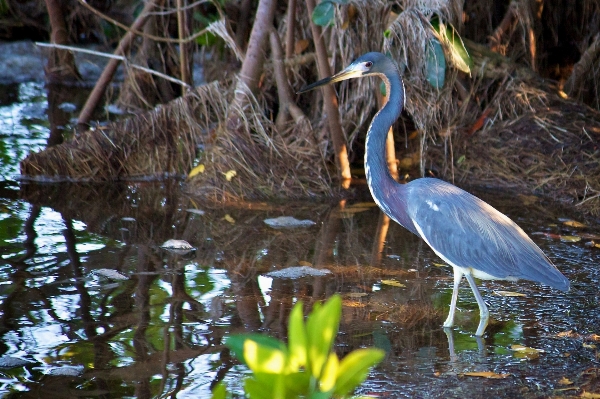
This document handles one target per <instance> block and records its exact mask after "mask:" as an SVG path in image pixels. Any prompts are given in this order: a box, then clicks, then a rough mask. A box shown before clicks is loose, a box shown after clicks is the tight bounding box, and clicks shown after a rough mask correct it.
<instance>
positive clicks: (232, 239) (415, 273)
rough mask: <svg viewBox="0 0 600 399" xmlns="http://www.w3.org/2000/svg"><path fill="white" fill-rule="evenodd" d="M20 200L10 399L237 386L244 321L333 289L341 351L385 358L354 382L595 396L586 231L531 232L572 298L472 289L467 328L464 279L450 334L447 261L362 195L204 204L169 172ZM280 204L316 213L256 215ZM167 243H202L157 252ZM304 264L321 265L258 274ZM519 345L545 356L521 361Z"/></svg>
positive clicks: (554, 223)
mask: <svg viewBox="0 0 600 399" xmlns="http://www.w3.org/2000/svg"><path fill="white" fill-rule="evenodd" d="M19 194H20V199H19V200H17V199H14V198H10V199H8V198H7V199H5V202H6V203H7V204H11V205H10V212H12V213H11V215H12V217H13V218H15V219H16V220H13V224H11V225H10V226H13V225H14V226H17V227H11V228H12V230H11V231H12V236H8V237H7V238H10V239H9V240H7V241H6V242H5V244H3V246H2V248H1V250H2V255H3V260H4V262H3V263H4V264H3V265H2V266H1V267H0V274H1V278H2V281H4V282H5V283H4V284H0V299H1V304H0V311H1V316H0V352H1V353H0V355H4V356H10V357H11V358H15V359H24V360H27V361H29V363H27V364H25V365H21V366H19V367H13V368H4V369H0V375H1V377H0V380H1V381H2V382H3V385H2V392H3V393H5V394H6V396H7V397H40V396H44V397H49V398H52V397H69V396H75V395H77V396H86V397H96V396H97V397H103V398H120V397H124V396H130V397H137V398H154V397H166V396H172V397H175V396H176V397H178V398H185V397H194V398H197V397H209V392H210V389H211V387H213V386H214V385H215V384H216V383H217V382H219V381H224V382H226V383H227V384H228V386H229V387H230V388H231V389H232V390H233V391H236V392H238V393H239V392H240V390H241V387H242V377H243V376H244V373H245V371H244V369H243V368H242V367H241V366H240V365H239V364H238V362H237V361H236V360H235V359H232V357H231V355H230V353H229V351H228V350H227V349H226V348H225V347H224V346H223V342H224V338H225V337H227V336H229V335H231V334H235V333H241V332H248V331H255V332H264V333H268V334H270V335H272V336H275V337H278V338H281V339H285V338H286V336H287V318H288V316H289V312H290V309H291V307H292V306H293V304H294V303H295V302H296V301H298V300H302V301H303V302H304V304H305V311H306V312H308V311H309V310H310V308H311V307H312V305H313V304H314V303H315V302H317V301H321V300H325V299H327V298H328V297H330V296H331V295H332V294H334V293H339V294H341V295H342V298H343V313H342V319H341V326H340V334H339V336H338V339H337V342H336V350H337V352H338V354H339V355H344V354H347V353H349V352H350V351H352V350H354V349H356V348H361V347H367V346H376V347H379V348H381V349H383V350H385V352H386V358H385V360H384V361H383V362H382V364H381V365H379V366H378V367H377V368H376V369H375V370H374V371H373V373H372V374H371V376H370V378H369V380H368V381H367V383H366V384H365V385H364V386H363V387H362V388H360V390H359V391H360V393H364V394H375V395H380V396H381V397H461V398H477V397H482V396H490V397H527V398H537V397H540V398H541V397H548V396H569V395H574V394H579V393H581V392H582V391H583V390H584V389H585V390H587V391H591V392H593V391H594V390H597V389H598V387H597V384H598V383H597V380H598V378H597V376H596V374H594V372H593V370H596V367H598V360H597V356H596V353H597V351H596V349H595V345H596V344H595V341H596V338H595V336H594V335H593V334H595V333H598V332H599V331H600V322H599V320H598V317H597V315H598V298H599V296H598V293H597V288H596V287H597V282H598V281H599V279H598V277H599V276H598V271H597V270H596V269H597V268H596V267H595V265H597V264H598V260H599V259H598V258H599V256H598V252H597V251H596V250H595V249H593V248H589V247H585V245H584V244H583V242H582V243H566V242H561V241H558V240H552V239H549V238H547V237H545V236H540V235H534V240H535V241H536V242H537V243H538V244H540V245H541V246H542V247H543V249H544V250H545V251H546V252H547V253H548V255H549V256H550V258H552V259H555V260H556V263H557V265H558V267H559V268H560V269H561V270H563V271H564V272H565V274H566V275H567V276H568V277H569V278H570V279H571V280H572V286H573V289H572V290H571V292H569V293H566V294H564V293H560V292H556V291H553V290H551V289H549V288H547V287H542V286H538V285H536V284H532V283H529V282H519V283H516V284H514V283H503V282H484V283H481V290H482V294H483V296H484V298H485V300H486V302H487V303H488V305H489V307H490V313H491V320H490V321H491V322H490V326H489V328H488V331H487V334H486V336H485V337H484V338H483V339H477V338H475V337H473V336H472V335H471V334H472V333H473V332H474V331H475V328H476V326H477V323H478V321H479V320H478V317H479V316H478V311H477V305H476V304H475V302H474V299H473V297H472V295H471V293H470V290H469V288H468V285H467V284H466V282H465V283H464V285H462V286H461V287H462V289H461V292H460V295H459V312H458V313H457V318H456V327H455V328H454V329H453V330H452V331H444V330H443V329H442V328H441V324H442V322H443V320H444V319H445V316H446V312H447V310H448V304H449V301H450V295H451V291H452V273H451V270H450V269H449V268H447V267H443V265H440V264H441V260H440V259H439V258H437V257H436V256H435V255H434V254H433V253H432V252H431V251H430V250H429V248H428V247H427V246H426V245H425V244H424V243H423V242H422V241H421V240H419V239H418V238H417V237H415V236H413V235H412V234H410V233H408V232H407V231H405V230H404V229H402V228H401V227H399V226H397V225H396V224H395V223H393V222H392V223H390V222H389V220H386V219H387V218H385V217H383V216H382V215H381V214H380V212H379V210H378V209H377V208H375V207H373V206H372V204H364V203H363V202H362V201H359V200H356V201H347V202H346V201H344V202H341V203H339V204H333V205H332V204H323V203H306V202H305V203H293V204H282V203H279V204H278V203H239V204H234V205H231V206H222V205H216V204H203V203H201V202H199V201H198V200H197V199H194V198H192V197H190V196H188V195H187V194H185V192H184V190H183V189H182V183H181V182H178V181H162V182H122V183H119V184H110V185H91V184H90V185H81V184H60V185H58V184H47V185H39V184H23V185H22V186H21V190H20V192H19ZM483 196H484V199H486V200H488V201H490V202H491V203H492V204H494V205H496V206H497V207H498V208H499V209H500V210H502V211H503V212H506V213H507V214H508V215H509V216H511V217H512V218H513V219H514V220H515V221H517V223H519V224H520V225H521V226H522V227H523V228H524V229H525V230H526V231H527V232H529V233H534V232H543V233H548V232H552V233H560V234H567V233H570V234H575V233H576V232H573V231H572V229H570V228H567V227H563V226H561V225H560V223H559V222H558V218H559V217H565V215H564V212H563V211H560V210H556V209H555V210H548V208H546V207H544V206H542V205H541V204H539V203H536V204H533V205H528V206H527V208H524V206H523V204H522V202H519V201H518V200H515V199H514V198H501V197H500V196H499V195H498V194H497V193H491V194H490V193H483ZM365 198H368V197H367V196H366V195H365ZM505 200H507V201H506V202H505ZM190 209H191V210H193V211H189V210H190ZM200 210H201V211H204V214H201V212H199V211H200ZM282 215H286V216H294V217H295V218H297V219H311V220H313V221H314V222H316V224H315V225H314V226H312V227H307V228H299V229H284V230H277V229H272V228H270V227H268V226H267V225H266V224H265V223H264V222H263V220H264V219H266V218H273V217H278V216H282ZM9 219H10V218H7V219H5V223H7V222H6V220H9ZM587 232H588V233H589V234H592V233H594V231H593V229H588V230H587ZM168 239H180V240H186V241H188V242H189V243H190V244H191V245H193V246H194V247H196V248H197V250H196V252H195V253H194V254H193V255H191V256H181V255H176V254H173V253H169V252H167V251H165V250H162V249H160V248H159V247H160V245H161V244H162V243H163V242H164V241H166V240H168ZM308 265H310V266H311V267H313V268H315V269H327V270H329V271H331V274H329V275H326V276H322V277H304V278H300V279H296V280H290V279H281V278H273V277H269V276H268V275H267V273H268V272H271V271H275V270H281V269H284V268H287V267H292V266H308ZM103 270H111V271H116V272H118V273H120V275H122V276H124V277H122V279H110V278H108V277H106V274H103V273H102V272H103ZM498 291H516V292H519V293H522V294H524V295H525V296H524V297H522V296H521V297H508V296H501V295H497V294H495V292H498ZM513 345H522V346H525V347H529V348H536V349H541V350H543V352H540V353H539V356H537V357H535V358H534V357H531V356H530V357H523V356H520V355H519V354H518V353H517V352H516V351H514V350H513ZM0 359H1V358H0ZM0 364H2V361H1V360H0ZM469 372H492V373H495V374H496V375H502V376H504V378H484V377H474V376H469V375H468V374H465V373H469ZM563 378H564V379H563ZM567 380H568V381H570V382H572V383H571V384H567V383H566V382H565V381H567Z"/></svg>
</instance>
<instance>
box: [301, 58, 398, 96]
mask: <svg viewBox="0 0 600 399" xmlns="http://www.w3.org/2000/svg"><path fill="white" fill-rule="evenodd" d="M390 65H391V66H392V67H393V62H391V60H390V59H389V58H388V57H386V56H385V55H383V54H381V53H375V52H373V53H367V54H364V55H361V56H360V57H358V58H357V59H356V60H354V62H353V63H352V64H350V65H348V66H347V67H346V68H344V69H343V70H342V71H340V72H338V73H336V74H335V75H333V76H330V77H328V78H325V79H321V80H319V81H318V82H315V83H312V84H309V85H307V86H304V87H303V88H301V89H300V91H298V94H300V93H305V92H307V91H310V90H313V89H316V88H317V87H321V86H325V85H328V84H331V83H335V82H341V81H342V80H348V79H352V78H361V77H364V76H370V75H382V74H383V75H385V74H386V70H387V69H386V68H390Z"/></svg>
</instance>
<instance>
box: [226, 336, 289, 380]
mask: <svg viewBox="0 0 600 399" xmlns="http://www.w3.org/2000/svg"><path fill="white" fill-rule="evenodd" d="M248 340H251V341H253V342H255V343H256V344H257V345H258V346H260V347H262V348H264V349H265V352H264V353H265V355H266V356H268V355H267V354H268V353H270V352H273V351H280V352H282V353H284V354H287V348H286V346H285V345H284V344H283V342H281V341H280V340H278V339H275V338H271V337H268V336H266V335H261V334H239V335H232V336H231V337H228V338H227V340H226V341H225V345H226V346H227V347H228V348H229V349H231V351H232V352H233V354H234V355H235V357H236V358H238V359H239V360H241V361H243V362H244V363H245V364H246V365H247V366H248V367H250V365H249V364H248V362H247V360H246V357H245V343H246V341H248ZM253 360H254V359H253ZM250 368H251V367H250ZM253 371H254V370H253Z"/></svg>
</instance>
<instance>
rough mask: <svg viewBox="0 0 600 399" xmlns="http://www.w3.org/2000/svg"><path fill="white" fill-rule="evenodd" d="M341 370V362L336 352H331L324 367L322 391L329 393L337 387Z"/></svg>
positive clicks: (320, 380) (320, 382)
mask: <svg viewBox="0 0 600 399" xmlns="http://www.w3.org/2000/svg"><path fill="white" fill-rule="evenodd" d="M339 368H340V361H339V359H338V357H337V355H336V354H335V352H331V353H330V354H329V357H328V358H327V361H326V362H325V366H324V367H323V372H322V373H321V378H319V386H320V388H321V391H323V392H329V391H331V390H332V389H333V388H334V387H335V385H336V380H337V374H338V370H339Z"/></svg>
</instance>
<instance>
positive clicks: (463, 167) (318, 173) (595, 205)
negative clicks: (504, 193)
mask: <svg viewBox="0 0 600 399" xmlns="http://www.w3.org/2000/svg"><path fill="white" fill-rule="evenodd" d="M425 3H427V4H425ZM399 9H401V10H402V12H401V13H400V14H399V15H395V14H394V13H393V12H392V10H391V8H390V5H389V3H388V2H384V1H367V0H359V1H354V2H353V3H352V4H351V5H348V6H343V7H339V8H338V12H337V13H336V20H335V24H336V26H335V28H334V29H331V30H327V31H326V32H325V35H326V36H327V38H328V43H329V52H330V54H331V64H332V69H333V70H334V71H338V70H340V69H341V68H343V67H344V66H346V65H348V64H349V63H350V62H351V61H352V60H353V59H355V58H356V57H358V56H359V55H360V54H363V53H365V52H368V51H377V50H380V51H384V52H389V53H390V54H391V56H392V57H394V58H395V59H396V60H397V61H398V63H399V64H400V66H401V68H402V69H403V74H404V79H405V83H406V90H407V103H406V108H407V112H408V114H409V115H410V119H411V120H410V121H409V124H410V125H413V126H414V127H415V129H416V131H417V132H418V140H417V141H418V143H416V147H417V148H416V149H415V148H414V147H415V143H414V142H410V140H409V139H408V136H409V134H408V133H409V132H406V131H404V132H402V131H398V130H396V139H397V142H400V145H399V146H398V145H397V148H402V147H405V148H407V149H409V152H416V153H418V154H417V155H419V157H420V159H421V163H420V165H421V174H423V171H424V167H425V165H427V166H428V167H431V168H432V169H437V170H438V171H440V173H441V176H442V177H444V178H447V179H449V180H455V181H456V182H457V183H461V182H466V181H468V182H469V183H470V184H478V183H479V184H491V185H495V186H498V185H509V186H512V187H515V188H519V189H521V190H523V191H524V192H537V193H540V194H544V195H550V196H552V197H554V198H557V199H560V200H561V201H567V202H570V203H580V204H581V205H580V209H582V210H583V211H584V212H589V213H593V214H598V213H600V201H599V197H598V196H597V194H598V193H599V191H598V190H600V187H599V186H598V183H597V181H598V176H599V174H600V168H599V166H598V158H599V156H600V155H599V152H598V149H597V145H596V144H595V143H597V142H599V140H598V139H599V138H600V133H599V132H600V128H599V125H600V122H599V121H600V117H599V115H598V113H597V112H594V111H593V110H591V109H589V108H587V107H585V106H580V105H577V104H575V103H573V102H570V101H566V100H563V99H561V98H560V97H558V96H557V95H556V94H555V92H556V91H557V89H556V88H555V87H553V86H550V85H548V84H547V83H544V82H543V81H541V80H540V79H539V78H538V77H537V75H536V74H535V73H533V72H532V71H531V70H529V69H528V68H526V67H522V66H519V65H517V64H515V63H513V62H511V61H509V60H508V59H506V58H504V57H502V56H500V55H498V54H495V53H490V52H489V51H488V50H487V49H486V48H485V46H477V45H469V49H470V51H471V55H472V57H473V59H474V63H475V67H474V69H473V71H472V74H471V77H468V76H467V75H465V74H462V73H458V72H456V69H454V68H448V69H447V73H446V84H445V86H444V87H443V88H442V89H439V90H438V89H435V88H433V87H432V86H431V85H429V83H428V82H427V80H426V64H425V62H426V61H425V60H426V56H425V52H426V43H427V41H428V40H429V39H431V38H433V35H432V32H431V27H430V26H429V23H428V19H429V17H430V16H431V15H432V14H437V15H439V16H440V18H441V19H443V20H445V21H449V22H451V23H452V24H453V25H454V26H456V27H460V24H461V18H462V13H461V10H462V3H461V2H460V1H451V2H439V1H433V0H432V1H429V2H424V1H404V2H401V4H400V7H399ZM307 18H308V16H306V15H305V16H303V18H301V19H300V22H299V26H298V27H297V29H298V30H299V31H301V32H303V33H302V35H303V36H300V37H298V38H297V39H299V40H304V39H306V40H309V41H310V39H311V38H310V34H311V33H310V29H309V27H308V25H307ZM285 29H286V26H285V24H282V25H281V26H280V33H281V35H282V36H283V35H284V34H285ZM386 30H387V31H388V32H389V34H388V35H386V37H384V32H385V31H386ZM217 33H218V34H219V35H220V36H221V37H222V38H223V39H224V40H225V42H226V43H229V45H230V46H234V45H233V44H232V43H233V40H232V39H231V37H230V33H229V31H228V30H227V29H225V28H224V27H223V29H219V30H218V32H217ZM241 57H242V55H241V53H240V51H239V50H238V49H236V48H233V50H231V52H230V57H221V58H219V57H217V56H213V57H212V61H211V63H210V65H207V68H206V70H207V73H208V76H210V75H211V73H212V74H220V75H219V76H221V80H220V81H219V82H216V81H215V82H213V83H211V84H209V85H207V86H202V87H200V88H198V89H196V90H194V91H193V92H192V93H190V94H189V95H187V96H185V97H183V98H180V99H178V100H175V101H173V102H170V103H169V104H166V105H164V106H161V107H160V108H157V109H156V110H154V111H151V112H147V113H144V114H141V115H138V116H136V117H134V118H131V119H130V120H127V121H123V122H120V123H115V124H112V125H111V126H109V128H108V129H104V130H96V131H90V132H87V133H85V134H83V135H82V136H80V137H78V138H76V139H75V140H74V141H72V142H70V143H67V144H64V145H61V146H58V147H54V148H50V149H48V150H47V151H45V152H43V153H40V154H33V155H31V156H30V157H28V158H27V159H26V160H25V161H24V162H23V164H22V172H23V174H25V175H30V176H33V177H34V178H35V177H36V176H40V175H46V176H48V175H49V176H55V177H57V178H65V177H66V178H68V179H72V180H85V179H93V180H114V179H122V178H130V177H135V176H148V175H164V174H180V175H185V174H186V173H187V172H188V171H189V170H190V169H191V168H192V166H193V165H194V164H197V163H203V164H204V165H205V166H206V171H205V173H203V174H200V175H198V177H196V178H194V179H193V181H192V182H191V184H190V191H192V192H194V193H196V194H200V195H202V196H204V197H207V198H211V199H214V200H219V201H223V200H240V199H255V198H274V197H280V198H281V197H285V198H307V197H309V198H316V197H329V196H333V195H336V193H337V189H336V187H337V178H336V173H335V172H334V171H333V170H332V169H331V168H332V167H333V156H332V154H333V152H332V145H331V142H330V140H329V133H328V130H327V125H326V123H325V118H324V117H323V111H322V110H323V108H322V96H321V94H320V93H319V91H314V92H311V93H308V94H306V95H302V96H300V97H298V103H299V105H300V106H301V107H302V108H303V110H304V111H305V112H306V114H307V116H308V117H309V119H310V120H311V123H312V129H311V128H310V126H307V125H296V124H293V123H290V124H288V125H287V127H286V128H285V129H282V131H278V130H277V129H276V127H275V125H274V123H273V120H274V116H275V115H273V114H272V113H273V112H274V110H275V109H276V107H277V104H276V97H277V96H276V86H275V82H274V78H273V75H274V74H273V73H272V72H271V71H270V65H269V64H267V65H266V71H265V73H264V76H263V80H262V83H261V90H260V92H259V93H257V94H254V95H253V94H251V93H249V92H246V93H244V94H245V95H246V97H247V101H245V102H244V108H243V109H234V108H233V107H232V106H231V105H230V104H232V103H233V102H232V101H231V99H232V94H233V93H232V91H233V87H234V86H235V85H234V84H233V83H232V81H231V80H225V79H223V75H224V74H226V73H225V72H224V71H226V70H227V68H228V66H227V65H224V64H223V63H219V59H225V60H231V59H237V60H239V59H240V58H241ZM300 59H303V60H304V62H294V61H295V60H293V61H292V62H290V63H289V64H288V67H289V72H290V73H289V75H290V81H291V84H292V86H293V87H295V88H298V87H301V86H302V85H303V84H305V83H308V82H313V81H315V80H316V79H317V74H316V70H317V68H316V65H315V64H314V63H313V62H312V61H311V59H310V58H308V57H304V58H303V57H298V60H300ZM227 62H229V66H230V64H231V62H230V61H227ZM307 62H308V63H307ZM450 62H452V61H451V60H450ZM211 71H212V72H211ZM336 89H337V91H338V96H339V104H340V107H341V110H340V111H341V115H342V125H343V128H344V131H345V132H346V135H347V141H348V143H349V148H350V149H352V148H354V152H352V150H351V156H352V157H353V159H354V161H357V160H358V156H357V155H359V152H360V144H361V143H362V142H363V139H362V136H361V134H363V133H364V132H365V131H366V129H367V126H368V124H369V122H370V120H371V118H372V117H373V115H374V113H375V112H376V111H377V109H378V102H377V101H376V97H377V93H378V91H379V81H378V80H376V79H356V80H352V81H349V82H344V83H342V84H340V85H338V86H336ZM484 111H485V112H489V115H488V119H487V123H486V125H485V126H484V128H483V129H481V130H479V131H477V132H475V133H470V131H471V130H472V129H471V127H472V126H473V124H474V123H475V122H476V120H477V119H478V118H480V117H481V115H482V113H483V112H484ZM404 118H405V120H406V116H404ZM231 121H236V123H233V124H232V123H231ZM399 126H400V124H397V127H399ZM402 133H404V134H402ZM403 135H404V136H405V137H407V138H406V139H405V142H402V140H401V138H402V136H403ZM199 146H201V147H202V151H201V152H200V155H199V156H198V154H197V151H196V150H197V148H198V147H199ZM402 151H406V150H402ZM463 156H464V157H463ZM459 160H460V162H459ZM230 171H235V173H236V175H235V177H233V178H232V179H230V180H228V179H227V178H226V176H231V173H228V172H230Z"/></svg>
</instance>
